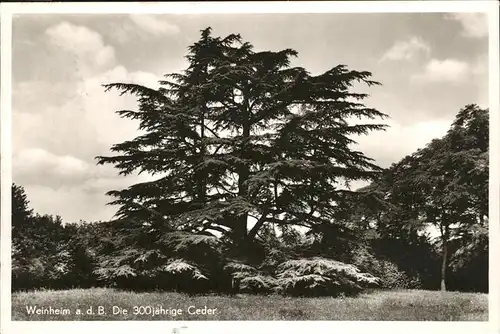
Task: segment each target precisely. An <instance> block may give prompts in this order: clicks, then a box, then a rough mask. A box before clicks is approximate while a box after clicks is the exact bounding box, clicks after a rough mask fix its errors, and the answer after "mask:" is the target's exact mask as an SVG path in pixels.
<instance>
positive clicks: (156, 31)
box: [129, 14, 179, 36]
mask: <svg viewBox="0 0 500 334" xmlns="http://www.w3.org/2000/svg"><path fill="white" fill-rule="evenodd" d="M129 17H130V20H131V21H132V22H133V23H134V24H135V25H136V26H137V27H139V28H141V29H142V30H144V31H145V32H147V33H149V34H151V35H154V36H161V35H172V34H177V33H179V27H177V26H176V25H173V24H171V23H169V22H167V21H166V20H165V19H162V18H160V16H159V15H158V16H155V15H146V14H131V15H130V16H129Z"/></svg>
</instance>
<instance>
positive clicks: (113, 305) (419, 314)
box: [12, 289, 488, 321]
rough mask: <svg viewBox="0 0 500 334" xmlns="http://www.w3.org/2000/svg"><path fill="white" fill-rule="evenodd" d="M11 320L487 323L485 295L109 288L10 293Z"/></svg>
mask: <svg viewBox="0 0 500 334" xmlns="http://www.w3.org/2000/svg"><path fill="white" fill-rule="evenodd" d="M35 307H38V311H39V312H41V311H46V312H49V311H50V310H49V308H52V313H54V310H55V309H57V310H59V314H47V313H44V312H41V313H42V314H36V311H35ZM90 308H92V309H90ZM78 309H79V310H80V313H79V314H78V313H77V310H78ZM113 309H114V311H115V312H114V313H115V314H113ZM28 310H29V311H30V312H31V313H32V314H28ZM99 310H100V312H101V313H100V314H99ZM118 310H120V312H118ZM124 310H127V313H125V312H124ZM87 313H88V314H87ZM196 313H198V314H196ZM12 320H35V321H43V320H58V321H62V320H98V321H100V320H351V321H352V320H412V321H425V320H430V321H463V320H472V321H487V320H488V295H487V294H479V293H461V292H439V291H424V290H402V291H375V292H372V293H366V294H362V295H360V296H358V297H352V298H351V297H349V298H290V297H281V296H253V295H238V296H231V297H230V296H188V295H184V294H180V293H172V292H153V293H133V292H124V291H115V290H112V289H88V290H65V291H34V292H19V293H14V294H13V295H12Z"/></svg>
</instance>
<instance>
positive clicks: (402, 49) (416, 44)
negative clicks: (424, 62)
mask: <svg viewBox="0 0 500 334" xmlns="http://www.w3.org/2000/svg"><path fill="white" fill-rule="evenodd" d="M430 52H431V48H430V46H429V45H428V44H427V43H426V42H425V41H423V40H422V39H421V38H420V37H412V38H410V39H409V40H407V41H399V42H396V43H395V44H394V45H393V46H392V47H391V48H390V49H389V50H387V52H386V53H384V55H383V56H382V58H381V60H410V59H412V58H414V57H415V56H417V55H418V54H420V53H424V54H429V53H430Z"/></svg>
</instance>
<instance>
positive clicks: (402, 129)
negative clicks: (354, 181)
mask: <svg viewBox="0 0 500 334" xmlns="http://www.w3.org/2000/svg"><path fill="white" fill-rule="evenodd" d="M377 123H383V124H387V125H389V127H388V128H387V129H386V131H373V132H370V135H369V136H359V137H358V138H356V141H357V142H358V144H359V146H358V147H357V149H358V150H360V151H362V152H363V153H365V154H366V155H367V156H368V157H371V158H373V159H375V160H376V161H377V163H378V164H380V166H381V167H389V165H390V164H391V163H394V162H397V161H399V160H400V159H402V158H403V157H405V156H406V155H408V154H411V153H413V152H415V151H416V150H417V149H419V148H423V147H425V145H427V144H428V143H429V142H430V141H431V140H432V139H434V138H441V137H443V136H444V135H445V134H446V132H447V131H448V129H449V127H450V125H451V120H450V121H446V120H441V121H427V122H419V123H414V124H409V125H401V124H399V123H397V122H394V121H391V120H389V121H387V120H385V121H380V122H377Z"/></svg>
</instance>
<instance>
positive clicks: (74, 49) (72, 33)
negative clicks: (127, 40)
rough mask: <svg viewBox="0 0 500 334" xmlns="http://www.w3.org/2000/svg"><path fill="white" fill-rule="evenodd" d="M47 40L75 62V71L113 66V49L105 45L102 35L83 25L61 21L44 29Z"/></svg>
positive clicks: (114, 59) (114, 58)
mask: <svg viewBox="0 0 500 334" xmlns="http://www.w3.org/2000/svg"><path fill="white" fill-rule="evenodd" d="M45 35H46V36H47V38H48V42H49V43H50V44H52V45H53V46H55V47H57V49H56V50H59V51H63V52H65V53H66V57H67V58H68V60H73V61H74V62H75V66H76V67H77V68H76V69H75V68H74V66H73V67H69V68H73V70H75V71H80V72H81V71H83V72H84V73H82V75H85V74H87V72H88V71H89V70H95V69H97V70H102V69H106V68H109V67H111V66H113V65H114V64H115V62H116V57H115V50H114V48H113V47H112V46H110V45H106V44H105V43H104V40H103V38H102V36H101V35H100V34H99V33H97V32H95V31H93V30H91V29H89V28H87V27H84V26H78V25H74V24H72V23H69V22H62V23H59V24H57V25H54V26H51V27H49V28H48V29H47V30H46V31H45Z"/></svg>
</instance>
